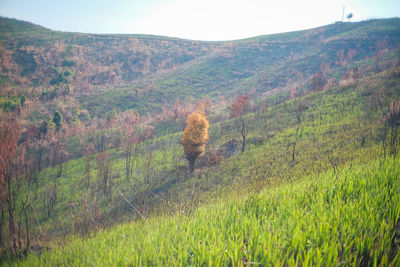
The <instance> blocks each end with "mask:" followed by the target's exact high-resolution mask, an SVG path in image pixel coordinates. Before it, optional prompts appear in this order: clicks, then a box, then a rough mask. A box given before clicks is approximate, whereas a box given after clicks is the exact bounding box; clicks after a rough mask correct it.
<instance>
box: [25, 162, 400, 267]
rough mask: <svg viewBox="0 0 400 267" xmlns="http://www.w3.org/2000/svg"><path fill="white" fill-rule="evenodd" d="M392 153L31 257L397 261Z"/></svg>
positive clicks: (398, 191) (159, 261)
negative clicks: (389, 156)
mask: <svg viewBox="0 0 400 267" xmlns="http://www.w3.org/2000/svg"><path fill="white" fill-rule="evenodd" d="M399 178H400V166H399V160H398V159H395V160H393V159H387V160H376V161H372V162H370V163H369V164H368V165H362V164H360V165H352V166H346V168H344V169H343V170H342V171H340V172H338V173H337V175H336V176H335V175H334V174H333V173H332V172H331V171H328V172H325V173H322V174H320V175H318V176H317V177H304V178H303V179H302V180H301V181H298V182H293V183H283V184H281V185H278V186H276V187H274V188H270V189H267V190H264V191H262V192H261V193H260V194H257V195H252V196H250V197H246V198H237V197H236V198H235V197H232V198H230V199H228V200H227V201H223V200H221V201H219V202H217V203H215V204H212V205H208V206H204V207H202V208H199V209H198V210H197V211H195V212H194V214H193V215H191V216H185V215H180V214H179V215H175V216H168V217H161V218H152V219H150V220H148V221H146V222H136V223H129V224H124V225H120V226H117V227H114V228H112V229H111V230H107V231H101V232H99V233H97V234H95V235H94V236H92V237H89V238H87V239H83V238H81V237H71V238H69V239H68V241H67V242H66V244H65V245H61V246H56V247H55V248H53V249H52V251H51V252H45V253H44V254H43V255H41V256H40V257H39V256H36V255H30V256H29V257H28V258H27V259H26V260H25V261H23V262H19V263H20V264H21V265H23V266H33V265H35V266H36V265H49V266H50V265H52V266H54V265H84V266H105V265H114V266H115V265H119V266H125V265H135V266H138V265H158V266H162V265H173V266H182V265H203V264H205V265H225V266H227V265H234V266H237V265H245V264H249V263H253V264H262V265H263V266H265V265H286V264H288V265H290V266H293V265H298V264H302V265H303V266H308V265H313V266H315V265H318V266H336V265H338V264H340V265H342V264H344V265H350V264H354V265H361V264H363V263H368V264H372V262H373V263H374V264H379V265H388V264H389V262H391V263H392V264H394V265H398V264H400V257H399V254H396V250H393V249H395V246H396V245H395V244H394V243H392V242H394V241H393V240H394V239H393V238H394V233H395V231H394V228H395V225H398V224H399V221H398V219H399V215H400V179H399Z"/></svg>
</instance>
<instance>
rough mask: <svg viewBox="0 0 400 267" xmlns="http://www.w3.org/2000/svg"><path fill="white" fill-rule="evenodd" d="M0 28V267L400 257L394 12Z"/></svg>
mask: <svg viewBox="0 0 400 267" xmlns="http://www.w3.org/2000/svg"><path fill="white" fill-rule="evenodd" d="M0 23H2V24H4V25H8V26H7V27H9V30H8V31H4V32H2V33H1V34H0V35H1V38H0V48H1V49H0V53H1V55H2V57H1V58H2V60H3V59H6V60H3V61H1V62H0V64H3V65H2V72H3V73H2V74H1V76H0V77H7V79H6V80H7V82H4V83H3V82H1V83H0V85H1V86H2V87H1V88H2V91H1V93H2V95H1V97H0V106H1V107H2V111H1V112H0V118H1V120H0V123H1V125H2V127H1V128H0V136H1V139H2V142H1V146H0V153H1V154H0V156H1V157H0V160H1V165H0V167H1V169H0V171H1V175H2V176H1V177H0V178H1V187H2V188H3V190H2V192H3V193H2V195H1V199H0V200H1V202H0V204H1V206H0V208H1V213H0V242H1V246H0V249H1V250H0V253H1V254H0V256H1V260H0V263H2V264H7V265H28V266H31V265H115V264H119V265H235V266H237V265H249V264H259V265H263V266H264V265H324V266H325V265H338V264H343V265H350V264H351V265H390V264H392V265H398V264H399V254H400V253H399V243H398V240H397V239H398V236H399V234H400V233H399V222H398V220H399V215H400V206H399V205H400V204H399V203H400V201H399V195H400V194H399V191H400V184H399V182H398V180H399V179H398V178H399V165H398V150H399V148H400V147H399V145H400V139H399V138H400V130H399V129H400V128H399V126H400V123H399V110H400V108H399V107H400V105H399V101H400V100H399V99H400V95H399V90H398V88H399V87H400V76H399V73H400V67H399V62H398V59H399V58H398V55H399V48H398V46H397V42H398V41H399V35H398V31H399V30H398V29H399V28H398V27H397V25H398V24H399V20H398V19H391V20H373V21H368V22H360V23H339V24H334V25H328V26H324V27H321V28H318V29H312V30H308V31H301V32H295V33H286V34H280V35H272V36H261V37H256V38H252V39H247V40H239V41H235V42H215V43H212V42H192V41H188V40H179V39H171V38H163V37H153V36H122V35H105V36H100V35H86V34H69V33H57V32H52V31H50V30H46V29H43V28H40V27H36V26H34V25H30V24H29V25H30V27H27V28H26V30H24V31H23V30H22V29H21V27H20V25H23V24H24V23H23V22H17V21H13V20H7V19H1V20H0ZM12 25H14V26H12ZM18 31H21V33H20V34H21V35H18V34H16V33H17V32H18ZM386 35H387V36H390V37H384V36H386ZM20 36H23V37H24V38H21V37H20ZM377 39H379V40H381V41H379V42H376V40H377ZM360 40H363V42H359V41H360ZM357 43H358V45H356V44H357ZM27 44H29V46H27ZM39 44H40V45H39ZM132 44H133V47H131V46H132ZM39 47H48V49H49V51H52V53H53V55H55V58H57V57H58V59H57V60H56V61H55V62H54V64H52V63H51V61H49V64H48V65H49V66H44V65H42V63H41V62H40V60H42V59H39V57H36V56H33V55H37V54H40V53H44V52H43V51H42V52H40V51H38V50H37V49H39ZM127 47H128V48H129V49H128V50H129V53H128V54H129V55H126V54H124V53H125V52H123V51H125V49H126V48H127ZM100 48H101V49H100ZM99 51H102V53H104V55H101V56H99ZM163 53H165V54H163ZM170 53H172V54H173V55H172V54H170ZM50 54H51V53H50ZM155 54H157V55H158V56H157V59H154V55H155ZM3 56H4V57H3ZM103 56H104V57H103ZM46 57H47V54H43V59H45V58H46ZM160 60H164V61H160ZM110 62H113V63H112V64H111V63H110ZM114 63H115V64H114ZM4 64H5V65H4ZM83 65H84V66H85V68H84V69H82V68H81V67H82V66H83ZM121 66H124V69H129V71H126V72H124V71H122V70H121V71H120V70H119V69H118V68H119V67H121ZM99 70H101V71H99ZM13 71H17V72H15V73H17V74H16V75H14V76H11V73H14V72H13ZM114 72H115V73H114ZM43 73H46V74H49V75H50V76H51V74H54V75H53V76H52V77H47V76H46V77H45V78H41V77H44V76H42V74H43ZM113 73H114V74H113ZM120 75H122V76H120ZM4 81H5V80H4ZM211 98H212V100H211ZM199 100H201V101H199ZM4 103H9V104H4ZM201 104H202V106H203V109H200V110H198V109H197V107H198V106H199V105H201ZM6 107H7V108H6ZM11 107H13V108H11ZM196 109H197V111H196ZM11 118H13V119H11ZM3 126H4V127H3ZM10 133H11V134H10ZM3 140H4V142H3ZM182 145H183V146H182ZM199 155H204V156H203V157H199ZM186 160H188V161H189V168H187V167H186V165H187V163H186ZM195 161H196V171H194V162H195ZM360 218H362V219H360Z"/></svg>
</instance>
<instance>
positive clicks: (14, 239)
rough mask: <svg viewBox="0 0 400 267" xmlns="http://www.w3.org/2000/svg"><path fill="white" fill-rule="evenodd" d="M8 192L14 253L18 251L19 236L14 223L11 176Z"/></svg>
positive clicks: (8, 182) (9, 220) (9, 224)
mask: <svg viewBox="0 0 400 267" xmlns="http://www.w3.org/2000/svg"><path fill="white" fill-rule="evenodd" d="M7 187H8V192H7V193H8V194H7V204H8V228H9V230H10V236H11V249H12V252H13V253H14V254H17V253H18V244H17V236H16V233H15V224H14V208H13V206H12V195H11V178H10V180H9V181H7Z"/></svg>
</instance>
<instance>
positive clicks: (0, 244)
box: [0, 204, 4, 247]
mask: <svg viewBox="0 0 400 267" xmlns="http://www.w3.org/2000/svg"><path fill="white" fill-rule="evenodd" d="M0 205H1V217H0V247H3V224H4V209H3V204H0Z"/></svg>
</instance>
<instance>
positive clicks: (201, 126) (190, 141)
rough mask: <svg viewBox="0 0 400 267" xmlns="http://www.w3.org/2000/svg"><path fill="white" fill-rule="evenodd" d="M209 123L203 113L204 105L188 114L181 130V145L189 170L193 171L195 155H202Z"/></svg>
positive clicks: (206, 140)
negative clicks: (185, 123)
mask: <svg viewBox="0 0 400 267" xmlns="http://www.w3.org/2000/svg"><path fill="white" fill-rule="evenodd" d="M208 127H209V123H208V120H207V117H206V114H205V113H204V107H202V108H200V109H199V110H198V111H197V112H196V113H192V114H190V115H189V116H188V120H187V126H186V128H185V130H184V131H183V136H182V145H183V150H184V151H185V155H186V158H187V160H188V161H189V170H190V172H191V173H192V172H193V171H194V162H195V160H196V158H197V157H199V156H202V155H204V152H205V150H206V145H207V142H208Z"/></svg>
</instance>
